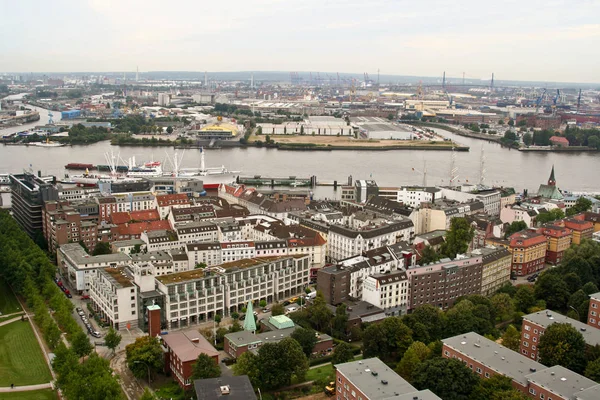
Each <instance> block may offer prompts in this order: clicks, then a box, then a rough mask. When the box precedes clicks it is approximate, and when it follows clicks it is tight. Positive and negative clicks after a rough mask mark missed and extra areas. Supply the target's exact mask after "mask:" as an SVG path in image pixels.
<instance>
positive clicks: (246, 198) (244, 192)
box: [219, 184, 306, 220]
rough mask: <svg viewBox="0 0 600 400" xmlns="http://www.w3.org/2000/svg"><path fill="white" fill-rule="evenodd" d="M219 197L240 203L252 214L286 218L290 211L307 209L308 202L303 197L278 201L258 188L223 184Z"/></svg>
mask: <svg viewBox="0 0 600 400" xmlns="http://www.w3.org/2000/svg"><path fill="white" fill-rule="evenodd" d="M219 197H222V198H224V199H225V200H227V201H228V202H229V203H230V204H232V205H233V204H238V205H241V206H244V207H246V208H247V209H248V211H249V212H250V213H251V214H265V215H269V216H271V217H275V218H278V219H281V220H285V218H286V217H287V215H288V213H290V212H294V211H303V210H306V204H305V202H304V201H303V200H301V199H291V200H282V201H277V200H273V199H271V198H270V197H269V196H267V195H264V194H262V193H259V192H258V191H257V190H256V189H253V188H246V187H245V186H244V185H241V186H230V185H225V184H222V185H220V186H219Z"/></svg>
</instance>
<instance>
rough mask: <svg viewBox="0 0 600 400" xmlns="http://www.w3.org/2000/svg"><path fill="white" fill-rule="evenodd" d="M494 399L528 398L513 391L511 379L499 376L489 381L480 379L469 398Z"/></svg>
mask: <svg viewBox="0 0 600 400" xmlns="http://www.w3.org/2000/svg"><path fill="white" fill-rule="evenodd" d="M500 394H502V397H498V396H499V395H500ZM519 396H520V397H519ZM493 398H497V399H499V400H500V399H502V400H504V399H514V400H519V399H523V400H525V399H527V398H528V397H526V396H525V395H523V394H522V393H521V392H519V391H517V390H516V389H513V387H512V379H511V378H509V377H507V376H504V375H499V374H497V375H493V376H491V377H490V378H488V379H480V380H479V382H478V383H477V385H476V386H475V388H474V389H473V391H472V392H471V395H470V396H469V400H490V399H493Z"/></svg>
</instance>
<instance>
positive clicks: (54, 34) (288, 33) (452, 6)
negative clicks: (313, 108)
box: [0, 0, 600, 83]
mask: <svg viewBox="0 0 600 400" xmlns="http://www.w3.org/2000/svg"><path fill="white" fill-rule="evenodd" d="M0 15H2V24H0V35H1V37H2V41H0V54H1V55H2V57H1V60H0V72H9V71H13V72H15V71H18V72H24V73H27V72H40V71H44V72H70V71H97V72H116V71H135V69H136V67H139V69H140V71H205V70H208V71H251V70H256V71H328V72H330V73H331V72H333V71H339V72H340V73H341V72H354V73H357V72H359V71H360V73H362V72H368V73H369V74H370V75H371V77H372V78H373V77H374V76H376V74H377V69H380V71H381V74H382V75H408V76H432V77H434V76H441V75H442V73H443V71H446V75H447V76H453V77H461V76H462V74H463V72H464V73H465V75H466V77H467V78H468V79H489V78H490V76H491V74H492V72H494V73H495V78H496V79H497V80H521V81H545V82H589V83H598V82H600V74H599V73H598V67H599V66H600V52H598V50H597V49H598V43H600V23H599V22H598V15H600V1H596V0H570V1H567V0H546V1H539V0H527V1H517V0H505V1H502V2H493V3H491V4H490V2H487V1H486V2H483V1H481V0H478V1H476V0H463V1H460V2H448V1H443V0H425V1H420V2H417V1H414V0H413V1H405V0H393V1H390V0H374V1H370V2H366V1H355V0H348V1H342V0H328V1H324V2H323V1H317V0H304V1H301V2H291V1H283V0H254V1H252V0H250V1H241V0H224V1H220V2H206V1H202V0H201V1H188V0H183V1H177V2H172V3H170V2H165V1H157V0H121V1H118V0H80V1H74V0H54V1H51V2H47V1H43V2H40V1H38V0H19V1H18V2H9V1H7V0H0Z"/></svg>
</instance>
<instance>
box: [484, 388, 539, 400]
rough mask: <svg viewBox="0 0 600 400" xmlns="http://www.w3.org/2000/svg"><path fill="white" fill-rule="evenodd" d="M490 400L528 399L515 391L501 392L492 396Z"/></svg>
mask: <svg viewBox="0 0 600 400" xmlns="http://www.w3.org/2000/svg"><path fill="white" fill-rule="evenodd" d="M489 399H490V400H529V399H530V397H528V396H526V395H524V394H523V393H521V392H519V391H518V390H517V389H510V390H502V391H500V392H496V393H493V394H492V397H490V398H489Z"/></svg>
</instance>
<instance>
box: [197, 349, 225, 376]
mask: <svg viewBox="0 0 600 400" xmlns="http://www.w3.org/2000/svg"><path fill="white" fill-rule="evenodd" d="M220 376H221V368H219V365H218V364H217V362H216V361H215V360H214V359H213V358H212V357H211V356H209V355H208V354H204V353H201V354H200V355H199V356H198V358H197V359H196V362H195V363H194V364H193V365H192V378H193V379H209V378H218V377H220Z"/></svg>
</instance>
